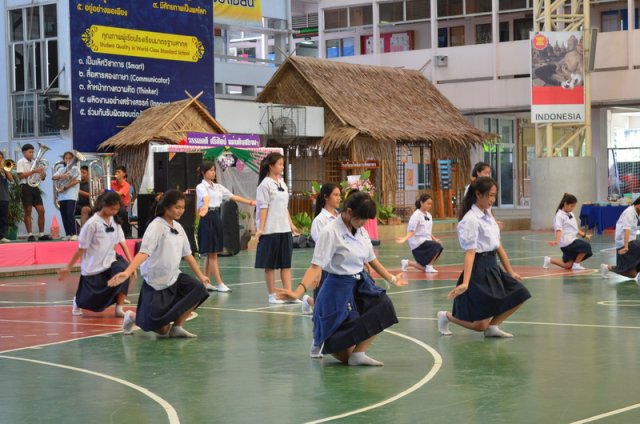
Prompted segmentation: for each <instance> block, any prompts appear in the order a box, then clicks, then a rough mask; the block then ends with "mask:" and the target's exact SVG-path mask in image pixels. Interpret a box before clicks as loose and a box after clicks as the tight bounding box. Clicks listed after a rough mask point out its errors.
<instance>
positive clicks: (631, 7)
mask: <svg viewBox="0 0 640 424" xmlns="http://www.w3.org/2000/svg"><path fill="white" fill-rule="evenodd" d="M634 3H635V1H634V0H627V17H628V18H627V20H628V23H629V25H628V27H627V56H628V61H629V62H628V66H627V67H628V69H629V70H630V71H633V61H634V56H635V55H634V52H633V38H634V37H633V34H634V30H635V28H636V9H635V4H634Z"/></svg>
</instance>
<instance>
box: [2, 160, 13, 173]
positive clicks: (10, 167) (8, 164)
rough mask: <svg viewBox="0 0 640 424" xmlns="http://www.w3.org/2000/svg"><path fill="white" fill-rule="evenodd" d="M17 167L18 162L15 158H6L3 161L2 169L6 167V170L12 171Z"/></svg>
mask: <svg viewBox="0 0 640 424" xmlns="http://www.w3.org/2000/svg"><path fill="white" fill-rule="evenodd" d="M15 167H16V162H15V161H14V160H11V159H5V161H4V162H2V169H4V172H11V171H13V169H14V168H15Z"/></svg>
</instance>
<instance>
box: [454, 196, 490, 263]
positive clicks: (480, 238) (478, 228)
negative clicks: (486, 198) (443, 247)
mask: <svg viewBox="0 0 640 424" xmlns="http://www.w3.org/2000/svg"><path fill="white" fill-rule="evenodd" d="M458 241H459V242H460V247H462V249H463V250H470V249H475V251H476V252H477V253H482V252H491V251H494V250H496V249H497V248H498V247H500V227H498V223H497V222H496V220H495V218H494V217H493V215H492V214H491V210H489V209H487V210H486V211H484V212H483V211H482V210H481V209H480V208H479V207H477V206H476V205H473V206H471V209H469V212H467V213H466V214H465V215H464V217H463V218H462V221H460V222H459V223H458Z"/></svg>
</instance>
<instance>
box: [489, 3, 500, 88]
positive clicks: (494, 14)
mask: <svg viewBox="0 0 640 424" xmlns="http://www.w3.org/2000/svg"><path fill="white" fill-rule="evenodd" d="M499 8H500V6H499V4H498V0H493V1H492V2H491V41H492V42H493V43H492V44H493V45H492V48H491V50H492V52H493V79H494V80H497V79H498V60H500V58H499V57H498V43H499V42H500V20H499V19H498V9H499Z"/></svg>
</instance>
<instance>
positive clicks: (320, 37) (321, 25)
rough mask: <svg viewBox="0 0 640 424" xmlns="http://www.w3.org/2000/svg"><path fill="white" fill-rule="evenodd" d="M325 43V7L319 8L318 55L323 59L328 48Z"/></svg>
mask: <svg viewBox="0 0 640 424" xmlns="http://www.w3.org/2000/svg"><path fill="white" fill-rule="evenodd" d="M324 43H325V40H324V9H321V8H318V57H319V58H321V59H324V58H325V57H326V56H327V48H326V46H325V45H324Z"/></svg>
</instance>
